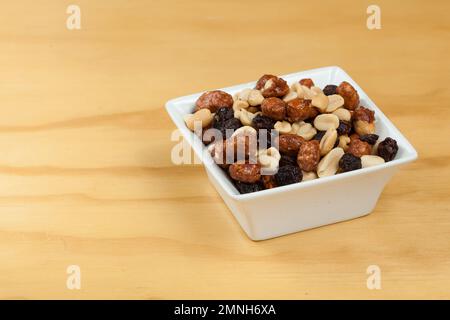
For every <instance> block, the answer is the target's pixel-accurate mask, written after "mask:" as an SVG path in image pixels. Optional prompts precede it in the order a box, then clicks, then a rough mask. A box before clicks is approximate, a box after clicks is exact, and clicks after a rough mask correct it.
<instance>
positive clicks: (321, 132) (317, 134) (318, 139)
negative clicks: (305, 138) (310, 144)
mask: <svg viewBox="0 0 450 320" xmlns="http://www.w3.org/2000/svg"><path fill="white" fill-rule="evenodd" d="M325 132H326V131H317V133H316V135H315V136H314V137H313V140H317V141H320V140H322V137H323V136H324V135H325Z"/></svg>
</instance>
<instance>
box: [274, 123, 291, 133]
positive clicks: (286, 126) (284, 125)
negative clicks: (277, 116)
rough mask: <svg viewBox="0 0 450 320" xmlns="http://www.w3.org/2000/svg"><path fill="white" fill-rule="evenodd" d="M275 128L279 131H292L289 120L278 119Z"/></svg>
mask: <svg viewBox="0 0 450 320" xmlns="http://www.w3.org/2000/svg"><path fill="white" fill-rule="evenodd" d="M274 129H275V130H277V131H278V132H279V133H291V131H292V126H291V124H290V123H289V122H287V121H277V122H276V123H275V125H274Z"/></svg>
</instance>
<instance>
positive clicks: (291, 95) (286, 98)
mask: <svg viewBox="0 0 450 320" xmlns="http://www.w3.org/2000/svg"><path fill="white" fill-rule="evenodd" d="M295 98H297V92H296V91H294V90H292V89H290V90H289V92H288V94H287V95H285V96H284V97H283V101H284V102H288V101H291V100H294V99H295Z"/></svg>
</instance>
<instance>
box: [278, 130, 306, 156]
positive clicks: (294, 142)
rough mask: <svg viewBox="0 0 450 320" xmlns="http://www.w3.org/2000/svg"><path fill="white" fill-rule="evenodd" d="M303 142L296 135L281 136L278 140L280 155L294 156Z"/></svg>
mask: <svg viewBox="0 0 450 320" xmlns="http://www.w3.org/2000/svg"><path fill="white" fill-rule="evenodd" d="M303 142H305V140H304V139H303V138H302V137H300V136H298V135H296V134H282V135H280V137H279V138H278V146H279V150H280V153H282V154H287V155H292V156H295V155H297V153H298V150H299V149H300V146H301V145H302V143H303Z"/></svg>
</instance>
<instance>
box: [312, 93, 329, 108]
mask: <svg viewBox="0 0 450 320" xmlns="http://www.w3.org/2000/svg"><path fill="white" fill-rule="evenodd" d="M311 105H312V106H313V107H316V108H317V109H319V110H320V112H326V110H327V108H328V105H329V99H328V96H326V95H324V94H323V93H319V94H316V95H315V96H314V97H312V100H311Z"/></svg>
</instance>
